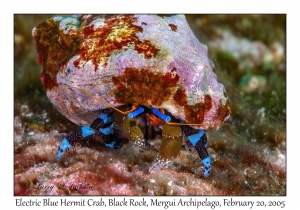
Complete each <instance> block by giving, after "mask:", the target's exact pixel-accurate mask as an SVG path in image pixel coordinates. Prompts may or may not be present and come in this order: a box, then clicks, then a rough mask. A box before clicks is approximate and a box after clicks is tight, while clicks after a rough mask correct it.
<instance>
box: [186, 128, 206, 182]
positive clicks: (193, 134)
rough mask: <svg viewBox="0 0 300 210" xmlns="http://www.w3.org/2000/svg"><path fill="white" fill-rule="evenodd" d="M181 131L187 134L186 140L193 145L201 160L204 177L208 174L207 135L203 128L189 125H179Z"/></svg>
mask: <svg viewBox="0 0 300 210" xmlns="http://www.w3.org/2000/svg"><path fill="white" fill-rule="evenodd" d="M181 129H182V131H183V132H184V134H185V135H186V136H187V138H188V140H189V141H190V142H191V143H192V145H193V146H194V147H195V149H196V151H197V153H198V155H199V157H200V159H201V162H202V164H203V166H204V177H208V176H209V174H210V157H209V154H208V152H207V150H206V148H205V147H206V146H207V137H206V134H205V132H204V131H203V130H198V129H194V128H192V127H190V126H185V125H184V126H181Z"/></svg>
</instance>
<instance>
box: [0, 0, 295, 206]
mask: <svg viewBox="0 0 300 210" xmlns="http://www.w3.org/2000/svg"><path fill="white" fill-rule="evenodd" d="M95 2H96V1H92V0H84V1H62V0H50V1H36V0H35V1H32V0H26V1H1V3H0V10H1V19H2V21H1V33H0V44H1V50H0V53H1V54H0V55H1V57H0V58H1V64H2V65H1V71H0V72H1V77H0V78H1V79H2V81H1V83H0V87H1V88H0V91H1V96H2V100H1V101H2V103H1V109H0V110H1V115H0V116H1V122H2V123H1V138H0V139H1V175H2V176H1V184H0V189H1V190H0V192H1V201H0V204H1V206H15V203H16V202H15V199H16V198H17V197H13V177H14V176H13V156H12V149H13V148H12V145H13V143H12V142H13V14H15V13H32V14H35V13H66V12H67V13H206V14H207V13H214V14H218V13H223V14H224V13H226V14H230V13H248V14H251V13H281V14H282V13H284V14H287V48H286V49H287V69H288V70H287V125H288V127H287V160H288V163H287V197H242V199H243V200H246V199H251V200H262V199H264V200H270V199H271V200H272V199H273V200H285V201H286V204H287V205H286V207H285V209H297V208H298V206H299V205H298V199H299V198H298V197H299V196H298V194H299V193H298V189H299V183H298V180H297V179H296V177H297V175H298V174H297V172H298V173H299V172H300V171H299V164H298V163H297V162H298V157H297V156H296V154H297V153H298V154H299V151H298V150H297V149H298V148H299V146H298V145H296V144H297V143H298V142H299V139H298V138H297V137H298V132H297V131H298V129H299V128H298V124H297V121H298V120H299V107H300V106H299V102H298V97H297V96H299V95H300V94H299V92H298V89H299V87H298V86H297V84H299V81H298V79H299V78H300V77H299V76H300V75H299V72H300V71H299V70H300V69H299V67H298V66H299V64H298V63H297V61H298V60H299V58H298V57H299V53H298V52H297V50H299V49H300V44H299V33H298V29H299V10H298V9H297V8H299V6H298V5H297V4H295V2H297V1H289V2H288V1H278V0H276V1H275V0H263V1H262V0H251V1H241V0H239V1H238V0H234V1H226V0H210V1H191V0H185V1H176V0H173V1H163V0H160V1H159V0H148V1H142V0H119V1H116V0H108V1H97V2H98V3H95ZM270 33H271V32H270ZM298 77H299V78H298ZM32 198H34V197H32ZM38 198H39V199H43V197H38ZM79 198H80V197H77V198H76V199H79ZM210 198H214V199H220V201H221V200H222V199H223V197H210ZM237 198H241V197H237ZM53 199H59V198H53ZM296 206H297V207H296ZM31 208H36V207H31ZM62 208H65V207H62ZM71 208H80V207H71ZM98 208H100V207H98ZM172 209H173V208H172Z"/></svg>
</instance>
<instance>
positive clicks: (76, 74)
mask: <svg viewBox="0 0 300 210" xmlns="http://www.w3.org/2000/svg"><path fill="white" fill-rule="evenodd" d="M33 36H34V41H35V43H36V48H37V52H38V59H39V63H40V64H41V66H42V73H41V80H42V83H43V85H44V87H45V90H46V92H47V95H48V97H49V99H50V100H51V102H52V103H53V104H54V105H55V106H56V108H57V109H58V110H59V111H60V112H61V113H62V114H64V115H65V116H66V117H68V118H69V119H70V120H71V121H73V122H74V123H77V124H80V125H88V124H90V123H91V121H93V119H95V118H96V117H97V116H96V115H95V113H96V112H97V111H99V110H101V109H104V108H107V106H106V105H105V104H103V103H100V102H99V101H97V100H95V99H94V98H92V97H90V96H87V95H86V94H84V93H82V92H81V91H79V90H78V88H80V89H83V90H84V91H86V92H87V93H89V94H91V95H93V96H95V97H96V98H99V99H101V100H104V101H106V102H107V103H109V104H110V105H112V106H114V107H118V106H120V105H123V104H125V103H132V104H133V103H138V104H140V105H144V106H152V107H157V108H163V109H165V110H167V111H168V112H169V113H170V114H172V115H173V116H174V117H176V118H177V119H179V120H181V121H182V122H185V123H197V124H214V125H220V124H221V123H223V121H224V120H226V119H227V118H228V117H229V115H230V109H229V105H228V100H227V96H226V93H225V89H224V86H223V85H222V84H220V83H218V82H217V77H216V74H215V73H214V72H213V70H212V67H211V65H210V61H209V59H208V56H207V47H206V46H205V45H203V44H201V43H200V42H199V41H198V40H197V38H196V37H195V36H194V34H193V32H192V31H191V29H190V27H189V25H188V23H187V21H186V19H185V17H184V15H174V16H168V17H167V16H164V17H161V16H156V15H81V16H71V17H53V18H50V19H49V20H47V21H46V22H44V23H42V24H40V25H38V26H36V27H35V28H34V29H33ZM198 127H201V128H203V129H206V128H208V126H198Z"/></svg>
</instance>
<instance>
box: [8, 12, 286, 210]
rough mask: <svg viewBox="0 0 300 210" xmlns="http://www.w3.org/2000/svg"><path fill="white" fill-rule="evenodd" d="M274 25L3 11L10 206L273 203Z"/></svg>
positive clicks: (279, 182) (277, 25)
mask: <svg viewBox="0 0 300 210" xmlns="http://www.w3.org/2000/svg"><path fill="white" fill-rule="evenodd" d="M286 19H287V15H286V14H285V13H281V14H280V13H275V14H272V13H268V14H267V13H266V14H264V13H253V14H251V13H249V14H230V13H229V14H221V13H220V14H219V13H215V14H197V13H188V14H184V13H182V14H181V13H179V14H168V13H167V14H150V13H149V14H146V13H140V14H139V13H136V14H130V13H123V14H69V13H67V14H34V13H33V14H22V13H15V14H13V36H14V37H13V62H14V63H13V68H14V71H13V90H14V99H13V105H14V107H13V123H14V124H13V140H14V143H13V164H14V166H13V193H14V196H47V197H51V196H58V195H59V196H61V195H62V196H120V197H116V198H113V199H112V200H111V199H110V201H109V202H112V203H113V206H122V205H125V203H126V202H127V200H123V197H122V196H145V197H147V196H152V197H151V198H152V199H151V203H150V202H148V203H147V205H148V204H149V206H150V204H151V205H152V202H153V206H159V205H160V204H159V203H157V202H159V201H158V200H156V201H155V199H156V196H172V197H169V199H170V203H168V205H169V206H172V205H173V203H172V202H173V200H174V206H184V205H185V204H183V203H182V204H178V202H181V200H179V201H178V200H176V201H175V198H176V197H177V196H274V197H275V196H279V199H281V197H285V196H286V195H287V189H286V188H287V183H286V182H287V147H286V140H287V139H286V138H287V134H286V132H287V123H286V109H287V99H286V95H287V88H286V83H287V77H286V69H287V66H286V41H287V37H286V30H287V29H286V27H287V23H286V21H287V20H286ZM7 149H8V148H7ZM173 196H174V197H173ZM23 198H24V197H23ZM16 199H17V201H16V202H17V203H16V205H18V202H20V203H21V202H22V201H21V200H20V199H22V198H18V197H16ZM26 199H27V200H28V199H29V198H26ZM43 199H44V198H43ZM45 199H46V198H45ZM115 199H116V200H115ZM141 199H142V198H141ZM185 199H186V201H182V202H188V201H190V202H191V203H197V201H196V200H195V198H192V197H191V198H190V197H185ZM199 199H200V198H199ZM201 199H202V200H205V198H204V197H203V198H201ZM143 201H144V200H143ZM49 202H51V201H49ZM66 202H67V201H66ZM82 202H87V200H83V201H82ZM89 202H93V205H96V206H101V205H104V204H103V203H102V202H101V199H100V197H98V198H97V200H93V201H90V200H89ZM103 202H104V201H103ZM130 202H131V201H130ZM132 202H135V201H132ZM155 202H156V203H155ZM207 202H211V203H209V204H208V203H207V205H210V206H213V205H215V206H218V205H219V204H217V203H213V202H214V201H207ZM224 202H225V201H224ZM245 202H246V201H245ZM282 202H283V201H282ZM46 203H47V201H46ZM107 204H108V202H106V205H107ZM266 204H267V205H268V204H269V203H267V202H266ZM83 205H84V204H83ZM130 205H131V204H130ZM141 205H143V204H141ZM197 205H198V204H197ZM222 205H225V203H224V204H223V202H222ZM252 205H253V204H252ZM276 205H277V207H278V206H281V207H282V205H284V204H283V203H279V204H278V203H277V204H276ZM133 206H134V205H133ZM197 208H198V206H197ZM199 208H200V207H199Z"/></svg>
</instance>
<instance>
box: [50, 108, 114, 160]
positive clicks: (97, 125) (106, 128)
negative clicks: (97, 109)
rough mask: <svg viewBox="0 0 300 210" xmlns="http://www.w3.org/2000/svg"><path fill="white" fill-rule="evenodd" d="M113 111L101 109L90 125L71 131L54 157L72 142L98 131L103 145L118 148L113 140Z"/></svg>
mask: <svg viewBox="0 0 300 210" xmlns="http://www.w3.org/2000/svg"><path fill="white" fill-rule="evenodd" d="M113 120H114V119H113V113H112V112H108V111H107V110H103V113H102V114H100V116H99V118H97V119H96V120H94V122H92V124H91V125H90V126H83V127H81V128H80V129H78V130H76V131H74V132H73V133H71V134H70V135H69V136H68V137H66V138H64V139H63V140H62V142H61V144H60V146H59V148H58V151H57V155H56V158H58V159H59V158H61V157H62V155H63V154H64V152H65V151H66V150H67V149H69V148H71V147H72V145H74V143H76V142H78V141H80V140H81V139H83V138H85V137H87V136H90V135H93V134H95V133H96V132H98V131H100V133H101V135H102V139H103V140H104V142H105V145H106V146H107V147H110V148H116V149H118V148H120V146H119V145H118V144H117V142H116V141H115V140H114V137H113V134H114V129H113V127H114V124H113Z"/></svg>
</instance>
